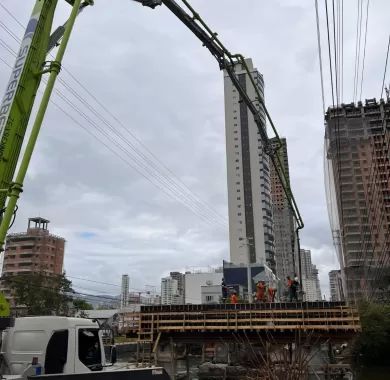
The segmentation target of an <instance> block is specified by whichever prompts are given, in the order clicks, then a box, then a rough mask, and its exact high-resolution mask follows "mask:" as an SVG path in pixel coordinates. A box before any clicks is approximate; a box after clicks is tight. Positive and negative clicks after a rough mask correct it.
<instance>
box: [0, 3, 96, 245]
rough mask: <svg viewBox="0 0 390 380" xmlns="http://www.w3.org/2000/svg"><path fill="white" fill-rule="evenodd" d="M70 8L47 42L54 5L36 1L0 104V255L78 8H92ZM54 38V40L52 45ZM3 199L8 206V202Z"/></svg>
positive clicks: (76, 4)
mask: <svg viewBox="0 0 390 380" xmlns="http://www.w3.org/2000/svg"><path fill="white" fill-rule="evenodd" d="M66 1H67V2H68V3H69V4H71V5H72V7H73V8H72V12H71V15H70V17H69V20H68V21H67V22H66V24H65V26H64V28H63V31H62V32H61V33H57V34H54V35H53V36H52V38H51V39H50V31H51V28H52V23H53V17H54V13H55V10H56V6H57V2H58V0H36V4H35V7H34V9H33V12H32V15H31V18H30V21H29V23H28V25H27V29H26V32H25V34H24V37H23V40H22V44H21V47H20V50H19V53H18V55H17V57H16V62H15V66H14V68H13V70H12V74H11V78H10V80H9V82H8V85H7V88H6V92H5V95H4V97H3V100H2V101H1V104H0V210H1V215H0V217H1V224H0V250H2V248H3V245H4V241H5V237H6V234H7V231H8V228H9V225H10V222H11V219H12V215H13V213H14V210H15V206H16V202H17V200H18V198H19V194H20V193H21V192H22V189H23V181H24V177H25V175H26V172H27V168H28V165H29V163H30V159H31V156H32V152H33V150H34V147H35V142H36V140H37V137H38V134H39V130H40V127H41V125H42V121H43V117H44V115H45V112H46V109H47V105H48V102H49V98H50V95H51V92H52V90H53V86H54V83H55V80H56V77H57V75H58V73H59V71H60V69H61V61H62V57H63V55H64V52H65V49H66V46H67V43H68V40H69V36H70V33H71V31H72V28H73V25H74V21H75V19H76V16H77V14H78V12H79V11H80V9H82V8H83V7H85V6H86V5H92V4H93V0H84V1H83V2H82V0H66ZM61 38H62V42H61V44H60V47H59V49H58V52H57V55H56V58H55V60H54V61H52V62H48V63H47V62H46V61H45V59H46V55H47V51H48V50H49V49H50V48H51V47H53V45H54V43H55V42H56V41H58V40H59V39H61ZM53 39H54V40H55V41H53ZM45 73H50V76H49V79H48V82H47V86H46V88H45V91H44V94H43V97H42V101H41V104H40V107H39V109H38V112H37V116H36V119H35V122H34V125H33V127H32V130H31V135H30V136H29V140H28V143H27V146H26V150H25V152H24V155H23V158H22V160H21V163H20V168H19V171H18V174H17V176H16V178H15V180H14V174H15V169H16V165H17V163H18V160H19V154H20V150H21V147H22V144H23V139H24V136H25V133H26V129H27V125H28V122H29V119H30V114H31V110H32V107H33V105H34V101H35V96H36V93H37V91H38V87H39V84H40V81H41V78H42V75H43V74H45ZM7 199H8V202H7Z"/></svg>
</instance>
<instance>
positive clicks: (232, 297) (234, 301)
mask: <svg viewBox="0 0 390 380" xmlns="http://www.w3.org/2000/svg"><path fill="white" fill-rule="evenodd" d="M230 303H231V304H233V305H236V304H237V303H238V298H237V295H236V292H233V293H232V294H231V296H230Z"/></svg>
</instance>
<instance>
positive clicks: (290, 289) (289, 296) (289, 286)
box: [287, 276, 293, 302]
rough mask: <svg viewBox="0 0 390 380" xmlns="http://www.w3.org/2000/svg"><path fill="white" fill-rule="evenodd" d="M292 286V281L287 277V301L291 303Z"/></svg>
mask: <svg viewBox="0 0 390 380" xmlns="http://www.w3.org/2000/svg"><path fill="white" fill-rule="evenodd" d="M292 284H293V280H291V278H290V276H287V290H288V299H289V301H290V302H292V296H293V294H292Z"/></svg>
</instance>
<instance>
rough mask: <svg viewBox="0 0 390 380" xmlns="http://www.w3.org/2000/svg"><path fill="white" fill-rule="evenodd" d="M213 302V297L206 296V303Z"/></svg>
mask: <svg viewBox="0 0 390 380" xmlns="http://www.w3.org/2000/svg"><path fill="white" fill-rule="evenodd" d="M213 300H214V296H206V301H207V302H210V301H213Z"/></svg>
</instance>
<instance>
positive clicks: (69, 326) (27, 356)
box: [0, 316, 106, 375]
mask: <svg viewBox="0 0 390 380" xmlns="http://www.w3.org/2000/svg"><path fill="white" fill-rule="evenodd" d="M101 335H102V334H101V332H99V325H98V324H97V323H96V322H94V321H92V320H90V319H83V318H67V317H51V316H49V317H25V318H16V319H15V323H14V326H13V327H9V328H7V329H6V330H4V331H3V333H2V344H1V356H2V360H1V369H0V373H1V374H3V375H23V374H24V373H25V372H26V371H29V372H31V366H32V363H35V364H34V365H35V367H36V368H37V369H38V370H37V373H36V374H41V373H42V374H73V373H86V372H91V371H101V370H102V369H103V368H104V366H105V365H106V360H105V353H104V348H103V342H102V336H101Z"/></svg>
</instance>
